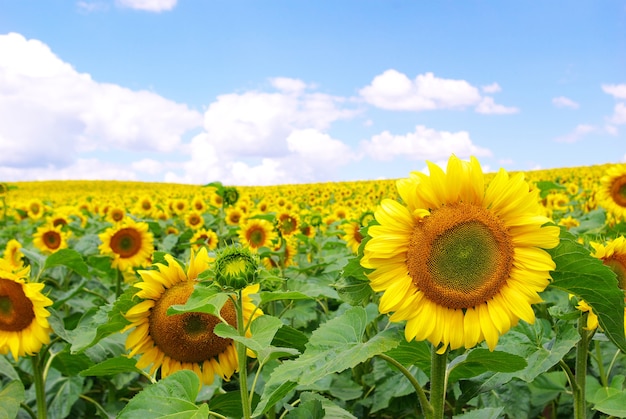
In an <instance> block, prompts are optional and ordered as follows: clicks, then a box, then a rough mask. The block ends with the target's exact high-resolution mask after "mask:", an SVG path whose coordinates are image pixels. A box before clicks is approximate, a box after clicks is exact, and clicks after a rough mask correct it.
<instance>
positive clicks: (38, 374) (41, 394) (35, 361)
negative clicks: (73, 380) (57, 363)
mask: <svg viewBox="0 0 626 419" xmlns="http://www.w3.org/2000/svg"><path fill="white" fill-rule="evenodd" d="M30 361H31V363H32V365H33V381H34V383H35V394H36V398H37V418H38V419H46V418H47V412H48V410H47V407H46V388H45V382H44V377H43V371H42V370H41V360H40V359H39V354H37V355H33V356H31V357H30Z"/></svg>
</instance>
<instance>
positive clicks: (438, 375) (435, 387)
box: [430, 346, 448, 419]
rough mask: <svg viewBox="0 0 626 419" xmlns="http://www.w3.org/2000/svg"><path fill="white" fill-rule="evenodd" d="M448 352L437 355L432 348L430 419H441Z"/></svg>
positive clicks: (446, 379)
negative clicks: (431, 410) (431, 412)
mask: <svg viewBox="0 0 626 419" xmlns="http://www.w3.org/2000/svg"><path fill="white" fill-rule="evenodd" d="M447 366H448V350H447V349H446V351H445V352H444V353H442V354H438V353H437V348H436V347H435V346H433V347H432V350H431V362H430V404H431V406H432V407H433V415H432V419H442V418H443V410H444V406H445V401H446V387H447V384H448V383H447V381H448V376H447V374H446V368H447Z"/></svg>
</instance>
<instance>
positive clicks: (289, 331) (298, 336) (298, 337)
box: [272, 324, 309, 353]
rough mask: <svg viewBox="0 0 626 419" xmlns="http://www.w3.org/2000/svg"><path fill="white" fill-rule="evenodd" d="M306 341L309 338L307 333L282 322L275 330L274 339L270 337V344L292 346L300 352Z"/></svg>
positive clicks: (284, 346) (303, 348)
mask: <svg viewBox="0 0 626 419" xmlns="http://www.w3.org/2000/svg"><path fill="white" fill-rule="evenodd" d="M308 341H309V338H308V337H307V335H305V334H304V333H302V332H301V331H299V330H298V329H296V328H293V327H291V326H288V325H286V324H284V325H283V327H281V328H280V329H278V330H277V331H276V335H274V339H272V345H273V346H277V347H283V348H293V349H296V350H297V351H298V352H299V353H302V352H304V350H305V348H306V344H307V342H308Z"/></svg>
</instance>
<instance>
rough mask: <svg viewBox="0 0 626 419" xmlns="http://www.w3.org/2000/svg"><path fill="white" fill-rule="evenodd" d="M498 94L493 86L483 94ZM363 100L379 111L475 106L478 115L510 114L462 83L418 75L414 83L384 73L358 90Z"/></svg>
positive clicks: (487, 87) (398, 75) (498, 87)
mask: <svg viewBox="0 0 626 419" xmlns="http://www.w3.org/2000/svg"><path fill="white" fill-rule="evenodd" d="M485 89H486V90H491V91H494V92H495V91H499V89H500V86H499V85H498V84H497V83H493V84H491V85H489V86H484V87H483V90H485ZM359 94H360V95H361V97H363V99H364V100H365V101H366V102H367V103H369V104H371V105H373V106H376V107H378V108H382V109H388V110H402V111H424V110H432V109H464V108H466V107H469V106H478V107H477V112H481V113H513V112H517V109H515V108H507V107H504V106H502V105H496V104H494V103H493V99H492V98H483V97H482V96H481V95H480V92H479V90H478V88H476V87H475V86H472V85H471V84H470V83H468V82H467V81H465V80H456V79H442V78H439V77H435V75H434V74H433V73H425V74H419V75H418V76H417V77H416V78H415V79H414V80H411V79H409V77H408V76H406V75H405V74H403V73H400V72H399V71H397V70H393V69H390V70H386V71H385V72H383V73H382V74H380V75H378V76H376V77H374V79H373V80H372V82H371V83H370V84H369V85H368V86H365V87H364V88H362V89H361V90H359Z"/></svg>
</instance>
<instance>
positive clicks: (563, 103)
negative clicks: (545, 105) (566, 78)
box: [552, 96, 580, 109]
mask: <svg viewBox="0 0 626 419" xmlns="http://www.w3.org/2000/svg"><path fill="white" fill-rule="evenodd" d="M552 104H553V105H554V106H556V107H557V108H571V109H578V108H579V106H580V105H579V104H578V103H577V102H574V101H573V100H572V99H570V98H567V97H565V96H559V97H555V98H553V99H552Z"/></svg>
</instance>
